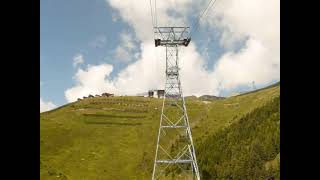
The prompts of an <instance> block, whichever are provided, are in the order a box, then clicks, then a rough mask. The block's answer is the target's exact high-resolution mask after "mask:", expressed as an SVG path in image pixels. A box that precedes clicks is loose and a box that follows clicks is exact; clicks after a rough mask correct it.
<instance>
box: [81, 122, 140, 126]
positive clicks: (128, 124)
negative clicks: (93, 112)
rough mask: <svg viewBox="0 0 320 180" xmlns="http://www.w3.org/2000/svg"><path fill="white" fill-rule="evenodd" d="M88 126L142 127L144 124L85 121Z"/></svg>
mask: <svg viewBox="0 0 320 180" xmlns="http://www.w3.org/2000/svg"><path fill="white" fill-rule="evenodd" d="M85 123H86V124H99V125H119V126H141V125H142V123H121V122H102V121H85Z"/></svg>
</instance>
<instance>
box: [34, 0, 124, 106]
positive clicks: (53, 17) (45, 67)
mask: <svg viewBox="0 0 320 180" xmlns="http://www.w3.org/2000/svg"><path fill="white" fill-rule="evenodd" d="M40 5H41V9H40V10H41V11H40V12H41V15H40V44H41V48H40V61H41V63H40V65H41V66H40V81H41V82H43V84H42V85H41V88H40V90H41V91H40V93H41V94H40V96H41V97H43V98H44V99H47V100H51V101H53V102H54V103H55V104H59V105H62V104H64V103H66V100H65V97H64V91H65V90H66V89H67V88H68V87H70V86H72V85H73V83H74V81H73V80H72V76H73V75H74V73H75V72H76V69H75V68H74V67H73V66H72V63H73V57H74V56H75V55H76V54H78V53H81V54H83V56H84V57H85V59H86V60H87V61H88V63H90V64H99V63H101V62H102V61H103V62H108V63H113V62H112V58H111V56H110V55H111V54H112V50H114V49H115V48H116V46H117V44H118V41H119V36H117V34H118V33H117V32H119V31H121V30H123V29H128V26H127V25H126V24H124V23H121V22H119V21H118V22H113V21H112V10H111V9H110V7H109V6H108V5H107V3H105V1H103V0H68V1H65V0H42V1H41V4H40ZM99 37H105V38H106V39H107V43H105V44H104V46H103V47H102V48H97V47H93V46H92V44H94V41H95V40H96V39H97V38H99ZM121 67H123V65H122V64H119V63H118V64H116V66H115V68H121ZM115 72H116V70H115Z"/></svg>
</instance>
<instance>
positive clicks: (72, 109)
mask: <svg viewBox="0 0 320 180" xmlns="http://www.w3.org/2000/svg"><path fill="white" fill-rule="evenodd" d="M277 97H280V85H277V86H273V87H270V88H267V89H263V90H261V91H257V92H254V93H249V94H246V95H242V96H236V97H230V98H226V99H222V100H215V101H210V102H208V101H202V100H199V99H196V98H188V99H187V100H186V102H187V109H188V115H189V120H190V123H191V128H192V132H193V136H194V137H193V138H194V141H195V149H196V152H197V155H198V159H199V160H198V161H199V168H200V170H201V173H202V174H203V177H204V179H212V178H214V177H216V178H218V179H219V178H220V179H224V178H228V177H233V179H246V178H247V177H250V175H251V174H250V173H255V172H257V173H256V174H257V175H256V176H254V177H262V178H263V179H265V177H270V176H272V175H273V176H277V174H278V173H279V172H278V171H279V168H278V167H279V163H278V161H279V158H280V154H279V153H278V149H277V148H278V145H277V142H278V141H279V127H280V125H279V121H280V119H279V116H278V115H277V114H279V113H280V112H279V111H280V110H279V111H277V110H276V109H277V108H276V106H277V105H276V104H277V103H278V102H279V98H277ZM161 105H162V101H161V99H152V98H143V97H109V98H106V97H97V98H92V99H84V100H81V101H78V102H75V103H72V104H68V105H66V106H64V107H62V108H59V109H56V110H53V111H50V112H45V113H41V114H40V176H41V179H45V180H47V179H49V180H50V179H75V180H82V179H85V180H86V179H88V180H92V179H114V180H117V179H150V177H151V173H152V168H153V160H154V154H155V143H156V136H157V132H158V127H159V118H160V110H161ZM270 106H272V107H270ZM273 106H274V107H273ZM268 108H269V109H268ZM269 111H270V112H269ZM271 112H272V113H271ZM242 129H245V131H241V130H242ZM263 134H265V136H263ZM271 142H272V143H271ZM222 147H225V148H227V149H222ZM242 147H244V148H247V149H248V150H247V149H245V150H242V151H239V149H241V148H242ZM275 147H276V148H275ZM228 148H229V149H228ZM257 149H258V150H257ZM261 149H262V150H261ZM222 150H223V151H222ZM226 150H227V151H226ZM238 151H239V152H238ZM256 151H257V152H256ZM265 151H267V152H265ZM235 152H238V153H235ZM252 152H254V154H258V155H257V157H251V154H252ZM260 152H263V153H262V154H259V153H260ZM264 152H265V153H264ZM260 156H261V157H260ZM217 158H218V159H217ZM250 158H258V159H259V158H260V159H261V160H259V161H256V160H255V159H250ZM255 162H257V163H255ZM217 164H218V165H217ZM228 164H230V167H229V169H228V168H226V167H228ZM247 166H249V167H252V168H251V169H250V170H248V171H249V172H247V171H243V170H241V169H243V168H244V167H247ZM231 167H233V168H235V167H236V168H238V170H237V171H236V172H233V171H231V170H232V169H231ZM219 168H220V169H219ZM221 168H223V169H225V171H221ZM263 168H264V169H263ZM258 170H259V171H258ZM265 171H266V172H265ZM268 173H269V174H268ZM255 179H257V178H255Z"/></svg>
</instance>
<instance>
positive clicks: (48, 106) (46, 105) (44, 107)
mask: <svg viewBox="0 0 320 180" xmlns="http://www.w3.org/2000/svg"><path fill="white" fill-rule="evenodd" d="M56 107H57V106H56V105H55V104H53V103H52V102H51V101H48V102H45V101H43V100H42V99H41V98H40V112H45V111H50V110H52V109H54V108H56Z"/></svg>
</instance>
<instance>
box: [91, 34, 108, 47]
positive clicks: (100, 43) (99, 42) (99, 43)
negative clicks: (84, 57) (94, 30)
mask: <svg viewBox="0 0 320 180" xmlns="http://www.w3.org/2000/svg"><path fill="white" fill-rule="evenodd" d="M106 41H107V37H106V36H105V35H99V36H97V37H96V38H95V39H94V40H93V41H91V42H90V43H89V46H91V47H93V48H102V47H104V46H105V44H106Z"/></svg>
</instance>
